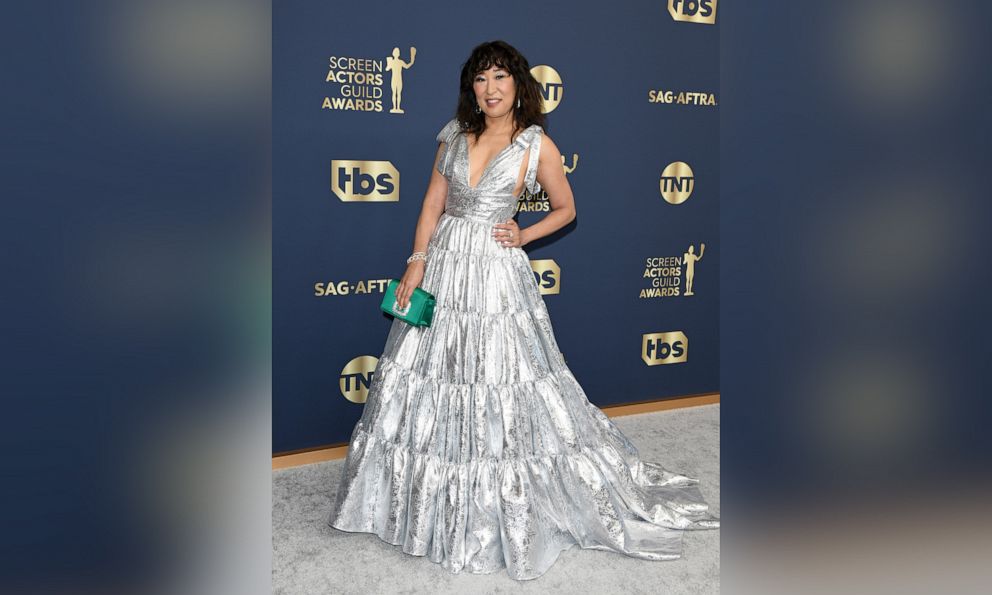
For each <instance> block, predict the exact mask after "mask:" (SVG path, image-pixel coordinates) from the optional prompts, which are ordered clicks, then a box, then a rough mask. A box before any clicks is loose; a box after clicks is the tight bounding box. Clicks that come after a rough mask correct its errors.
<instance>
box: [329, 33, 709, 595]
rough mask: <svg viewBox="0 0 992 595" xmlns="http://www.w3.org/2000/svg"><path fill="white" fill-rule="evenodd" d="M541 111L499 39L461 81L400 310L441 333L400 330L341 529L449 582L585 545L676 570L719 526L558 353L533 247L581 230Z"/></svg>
mask: <svg viewBox="0 0 992 595" xmlns="http://www.w3.org/2000/svg"><path fill="white" fill-rule="evenodd" d="M540 101H541V98H540V94H539V87H538V83H537V81H536V80H535V79H534V77H533V76H532V75H531V74H530V67H529V65H528V63H527V60H526V59H525V58H524V57H523V56H521V55H520V53H519V52H517V51H516V50H515V49H514V48H512V47H511V46H509V45H508V44H506V43H504V42H502V41H494V42H489V43H484V44H482V45H480V46H478V47H476V48H475V49H474V50H473V51H472V54H471V56H470V57H469V59H468V60H467V61H466V63H465V65H464V66H463V68H462V73H461V92H460V95H459V100H458V112H457V116H456V117H455V118H453V119H451V120H450V121H449V122H448V123H447V124H445V125H444V127H443V128H442V129H441V131H440V132H439V133H438V135H437V140H438V141H440V145H439V147H438V151H437V155H436V158H435V164H434V172H433V174H432V177H431V181H430V186H429V188H428V190H427V195H426V197H425V200H424V206H423V209H422V211H421V214H420V218H419V220H418V223H417V230H416V237H415V240H414V253H413V254H412V255H411V256H410V258H409V259H408V260H407V269H406V272H405V273H404V274H403V278H402V280H401V281H400V283H399V288H398V289H397V291H396V294H397V298H398V301H399V302H400V305H401V306H403V307H405V306H406V304H407V303H408V300H409V298H410V295H411V294H412V292H413V289H414V288H415V287H418V286H419V287H423V288H424V289H425V290H427V291H429V292H430V293H432V294H434V296H435V298H436V300H437V304H436V306H435V310H434V319H433V322H432V324H431V326H429V327H414V326H410V325H408V324H406V323H405V322H403V321H400V320H398V319H397V320H394V321H393V324H392V327H391V328H390V332H389V336H388V338H387V340H386V346H385V349H384V351H383V354H382V356H381V357H380V358H379V363H378V365H377V367H376V372H375V375H374V377H373V380H372V384H371V386H370V387H369V393H368V397H367V400H366V402H365V407H364V409H363V412H362V418H361V419H360V420H359V422H358V424H356V426H355V430H354V432H353V433H352V437H351V443H350V445H349V449H348V458H347V461H346V462H345V470H344V473H343V475H342V478H341V485H340V488H339V490H338V494H337V499H336V502H335V506H334V508H333V510H332V511H331V514H330V518H329V519H328V524H330V525H331V526H332V527H335V528H337V529H341V530H344V531H358V532H367V533H374V534H376V535H378V536H379V537H380V538H381V539H383V540H385V541H387V542H389V543H391V544H394V545H402V549H403V551H404V552H406V553H409V554H413V555H417V556H428V557H429V558H430V559H431V560H432V561H434V562H437V563H440V564H442V565H443V567H445V568H447V569H448V570H450V571H452V572H461V571H463V570H464V571H467V572H472V573H490V572H494V571H497V570H500V569H502V568H506V569H507V573H508V574H509V576H510V577H512V578H514V579H517V580H525V579H533V578H536V577H538V576H540V575H541V574H543V573H544V572H546V571H547V570H548V568H550V567H551V565H552V564H554V562H555V560H556V559H557V558H558V554H559V553H560V552H561V551H562V550H565V549H568V548H570V547H572V546H574V545H575V544H579V545H580V547H583V548H589V549H602V550H611V551H617V552H621V553H624V554H627V555H629V556H634V557H638V558H645V559H649V560H669V559H674V558H678V557H680V556H681V552H682V547H681V538H682V533H683V530H685V529H706V528H715V527H718V526H719V521H718V520H717V519H716V518H715V517H713V516H712V515H711V514H710V513H709V512H708V506H707V504H706V502H705V500H704V499H703V497H702V495H701V494H700V492H699V490H698V488H697V487H696V484H697V480H695V479H692V478H689V477H686V476H684V475H679V474H676V473H672V472H669V471H666V470H665V469H664V468H662V467H661V466H660V465H658V464H656V463H651V462H647V461H641V460H640V459H639V457H638V452H637V449H636V448H634V446H633V445H632V444H631V443H630V441H629V440H628V439H627V438H626V437H625V436H624V435H623V434H622V433H621V432H620V430H619V429H618V428H617V427H616V426H615V425H614V424H613V423H612V422H611V421H610V419H609V418H607V417H606V415H605V414H603V412H602V411H601V410H600V409H599V408H597V407H596V406H595V405H593V404H592V403H590V402H589V401H588V399H587V398H586V396H585V393H584V392H583V390H582V388H581V387H580V386H579V384H578V382H577V381H576V380H575V377H574V376H573V375H572V373H571V371H569V369H568V367H567V366H566V365H565V362H564V359H563V358H562V356H561V352H560V351H559V350H558V345H557V343H556V341H555V337H554V333H553V330H552V326H551V322H550V319H549V317H548V311H547V308H546V307H545V304H544V301H543V298H542V297H541V295H540V291H539V289H538V286H537V281H536V280H535V278H534V274H533V272H532V269H531V267H530V263H529V260H528V257H527V254H526V253H525V252H524V251H523V249H522V248H521V246H523V245H525V244H526V243H528V242H530V241H532V240H534V239H537V238H540V237H543V236H546V235H548V234H550V233H553V232H554V231H556V230H558V229H559V228H561V227H562V226H564V225H566V224H567V223H568V222H570V221H572V220H573V219H574V218H575V206H574V203H573V200H572V191H571V189H570V188H569V185H568V182H567V181H566V179H565V174H564V170H563V169H562V166H561V163H562V162H561V154H560V153H559V151H558V148H557V147H556V146H555V144H554V143H553V142H552V141H551V139H550V138H548V136H547V135H546V134H544V129H543V123H544V119H543V115H542V113H541V103H540ZM461 123H464V124H461ZM542 187H543V189H544V190H545V191H546V192H547V194H548V197H549V200H550V201H551V206H552V210H551V212H550V213H549V214H548V215H546V216H545V217H544V218H543V219H542V220H541V221H540V222H539V223H536V224H534V225H531V226H529V227H527V228H525V229H520V228H519V227H518V226H517V224H516V223H515V222H514V220H513V219H512V216H513V214H514V213H515V212H516V206H517V200H518V197H519V196H520V194H521V193H522V192H523V189H524V188H527V189H528V190H530V191H531V192H538V191H540V190H541V188H542Z"/></svg>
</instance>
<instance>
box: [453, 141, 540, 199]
mask: <svg viewBox="0 0 992 595" xmlns="http://www.w3.org/2000/svg"><path fill="white" fill-rule="evenodd" d="M528 128H529V126H528ZM525 130H526V129H524V130H521V131H520V134H518V135H517V138H515V139H513V140H511V141H510V144H508V145H506V146H505V147H503V148H502V149H500V150H499V152H498V153H496V154H495V155H494V156H493V158H492V159H490V160H489V163H487V164H486V166H485V167H484V168H482V173H480V174H479V181H478V182H476V184H475V186H473V185H472V157H471V155H469V147H468V134H467V133H462V139H463V140H464V141H465V185H466V186H468V187H469V189H470V190H476V189H477V188H478V187H479V186H481V185H482V181H483V180H484V179H486V173H487V172H488V171H489V168H490V167H492V165H493V163H495V162H496V160H497V159H499V158H500V156H501V155H502V154H503V153H505V152H506V151H507V150H508V149H509V148H510V147H512V146H513V145H514V144H516V142H517V139H518V138H520V135H522V134H523V133H524V131H525Z"/></svg>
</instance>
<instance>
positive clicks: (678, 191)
mask: <svg viewBox="0 0 992 595" xmlns="http://www.w3.org/2000/svg"><path fill="white" fill-rule="evenodd" d="M660 184H661V196H662V198H664V199H665V201H666V202H669V203H671V204H673V205H679V204H682V203H684V202H685V201H687V200H689V195H690V194H692V188H693V186H694V185H695V178H694V177H693V175H692V168H691V167H689V164H688V163H685V162H684V161H676V162H675V163H669V164H668V167H666V168H665V171H663V172H661V183H660Z"/></svg>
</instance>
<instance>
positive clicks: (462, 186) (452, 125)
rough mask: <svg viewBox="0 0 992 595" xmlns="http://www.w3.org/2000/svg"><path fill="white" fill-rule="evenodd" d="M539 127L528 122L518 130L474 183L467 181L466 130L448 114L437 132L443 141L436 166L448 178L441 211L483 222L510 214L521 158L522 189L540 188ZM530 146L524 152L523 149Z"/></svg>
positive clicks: (513, 207)
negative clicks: (538, 178)
mask: <svg viewBox="0 0 992 595" xmlns="http://www.w3.org/2000/svg"><path fill="white" fill-rule="evenodd" d="M542 133H543V129H542V128H541V126H540V125H538V124H532V125H530V126H528V127H527V128H526V129H525V130H523V131H522V132H520V134H518V135H517V137H516V138H515V139H513V142H511V143H510V144H509V145H507V146H506V147H505V148H504V149H503V150H502V151H500V152H499V153H497V154H496V156H495V157H493V158H492V160H491V161H490V162H489V163H488V164H486V166H485V169H483V171H482V175H481V177H480V178H479V181H478V184H477V185H476V186H471V185H469V166H468V134H467V133H465V132H463V131H462V130H461V127H460V126H459V124H458V120H457V119H456V118H452V119H451V120H449V121H448V123H447V124H445V125H444V127H443V128H442V129H441V131H440V132H439V133H438V134H437V140H438V141H439V142H444V144H445V145H444V148H443V149H442V153H441V155H440V156H439V158H438V162H437V169H438V171H439V172H441V174H442V175H443V176H444V177H445V178H446V179H447V180H448V196H447V198H446V199H445V203H444V212H445V213H447V214H448V215H449V216H451V217H461V218H464V219H471V220H474V221H479V222H484V223H499V222H501V221H506V220H507V219H509V218H511V217H513V215H514V213H516V209H517V199H518V198H519V197H518V196H515V195H514V194H513V190H514V187H515V186H516V185H517V181H518V178H519V175H520V168H521V165H522V159H524V158H526V159H527V170H526V173H525V174H524V189H525V190H529V191H530V192H535V193H536V192H540V190H541V185H540V184H539V183H538V181H537V162H538V157H539V155H540V149H541V134H542ZM528 149H530V153H529V154H528V152H527V150H528Z"/></svg>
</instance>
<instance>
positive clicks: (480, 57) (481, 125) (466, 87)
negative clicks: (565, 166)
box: [455, 40, 545, 140]
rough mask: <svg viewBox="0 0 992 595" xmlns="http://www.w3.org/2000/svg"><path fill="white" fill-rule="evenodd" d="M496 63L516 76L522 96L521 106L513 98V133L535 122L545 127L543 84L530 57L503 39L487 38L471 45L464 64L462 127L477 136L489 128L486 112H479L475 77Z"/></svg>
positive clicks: (459, 114) (460, 100)
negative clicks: (474, 85)
mask: <svg viewBox="0 0 992 595" xmlns="http://www.w3.org/2000/svg"><path fill="white" fill-rule="evenodd" d="M493 65H496V66H498V67H501V68H505V69H506V70H507V71H508V72H509V73H510V76H511V77H513V82H514V85H515V90H516V96H517V98H518V99H520V107H517V104H516V102H515V101H514V103H513V107H512V108H511V109H512V110H513V116H514V117H513V120H514V129H513V132H512V134H511V137H512V136H514V135H516V132H517V130H524V129H526V128H527V127H528V126H530V125H532V124H538V125H540V126H541V127H542V128H544V127H545V117H544V113H543V112H542V111H541V85H540V83H538V82H537V79H535V78H534V75H532V74H531V73H530V64H528V63H527V58H524V56H523V54H521V53H520V52H518V51H517V49H516V48H515V47H513V46H512V45H510V44H508V43H506V42H505V41H502V40H495V41H487V42H485V43H481V44H479V45H477V46H475V48H473V49H472V53H471V54H470V55H469V57H468V60H466V61H465V63H464V64H463V65H462V73H461V81H460V83H459V93H458V112H457V114H456V116H455V117H456V118H458V121H459V122H460V123H461V126H462V130H464V131H465V132H467V133H470V134H474V135H475V138H476V140H478V138H479V135H480V134H482V131H483V130H485V129H486V115H485V114H484V113H476V111H475V108H476V106H477V103H476V100H475V91H474V90H473V81H474V80H475V77H476V75H478V74H479V73H480V72H482V71H483V70H487V69H489V68H490V67H491V66H493Z"/></svg>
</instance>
